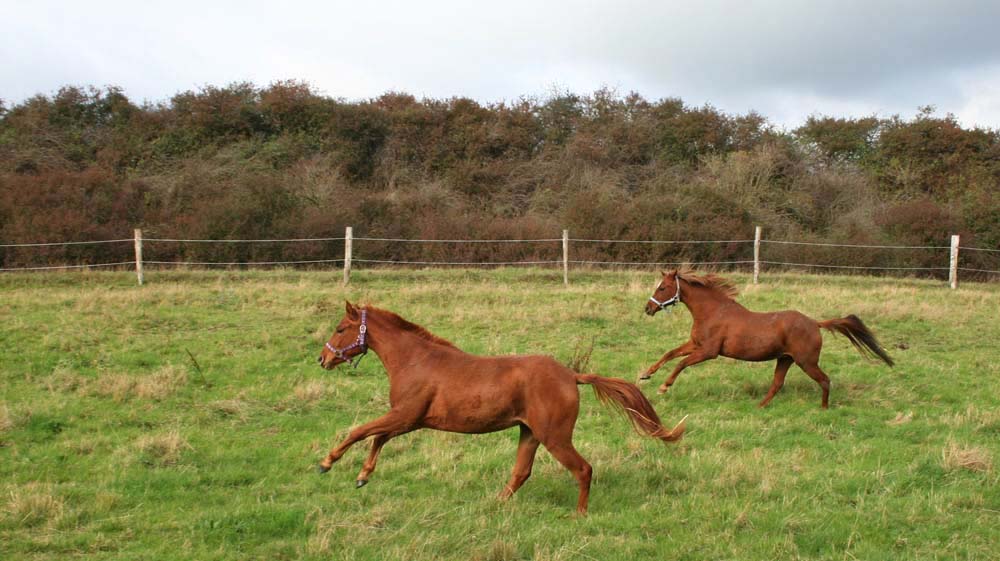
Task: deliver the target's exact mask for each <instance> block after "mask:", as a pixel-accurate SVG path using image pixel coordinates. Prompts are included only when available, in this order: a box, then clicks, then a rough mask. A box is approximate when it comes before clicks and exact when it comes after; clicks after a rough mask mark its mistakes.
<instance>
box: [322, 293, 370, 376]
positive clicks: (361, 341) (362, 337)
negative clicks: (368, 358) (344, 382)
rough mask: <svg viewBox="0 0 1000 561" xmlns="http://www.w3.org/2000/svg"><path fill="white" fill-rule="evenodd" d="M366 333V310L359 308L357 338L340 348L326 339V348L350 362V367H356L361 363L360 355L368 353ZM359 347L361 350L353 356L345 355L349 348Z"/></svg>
mask: <svg viewBox="0 0 1000 561" xmlns="http://www.w3.org/2000/svg"><path fill="white" fill-rule="evenodd" d="M367 333H368V310H366V309H364V308H362V309H361V327H360V329H359V333H358V338H357V339H355V340H354V342H353V343H351V344H350V345H347V346H346V347H343V348H341V349H338V348H337V347H334V346H333V345H331V344H330V342H329V341H327V342H326V348H327V350H329V351H330V352H331V353H333V354H334V356H336V357H337V358H339V359H340V360H343V361H344V362H346V363H348V364H350V365H351V367H352V368H357V367H358V364H359V363H361V357H363V356H365V355H366V354H368V343H367V341H366V335H367ZM359 347H360V348H361V352H360V353H358V354H356V355H354V356H353V357H349V356H347V351H349V350H351V349H354V348H359ZM355 357H357V360H354V361H353V362H352V359H354V358H355Z"/></svg>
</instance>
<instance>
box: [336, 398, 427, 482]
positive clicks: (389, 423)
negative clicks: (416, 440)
mask: <svg viewBox="0 0 1000 561" xmlns="http://www.w3.org/2000/svg"><path fill="white" fill-rule="evenodd" d="M412 426H413V424H412V423H411V422H410V421H409V420H407V419H405V418H403V417H402V416H401V415H400V414H399V413H397V412H395V411H389V412H388V413H386V414H385V415H382V416H381V417H379V418H378V419H375V420H374V421H370V422H368V423H365V424H363V425H361V426H360V427H358V428H356V429H354V430H352V431H351V433H350V434H349V435H348V436H347V438H346V439H344V441H343V442H341V443H340V445H339V446H337V447H336V448H334V449H333V450H331V451H330V453H329V454H328V455H327V456H326V458H324V459H323V461H322V462H320V464H319V471H320V473H326V472H328V471H330V468H331V467H333V464H334V462H336V461H337V460H339V459H340V457H341V456H343V455H344V452H346V451H347V449H348V448H350V447H351V446H352V445H353V444H354V443H355V442H359V441H361V440H364V439H366V438H368V437H369V436H372V435H375V434H387V433H395V434H402V433H404V432H409V431H410V430H412ZM379 448H381V446H380V447H379ZM373 452H375V451H374V450H373ZM374 455H375V456H378V453H377V452H375V454H374Z"/></svg>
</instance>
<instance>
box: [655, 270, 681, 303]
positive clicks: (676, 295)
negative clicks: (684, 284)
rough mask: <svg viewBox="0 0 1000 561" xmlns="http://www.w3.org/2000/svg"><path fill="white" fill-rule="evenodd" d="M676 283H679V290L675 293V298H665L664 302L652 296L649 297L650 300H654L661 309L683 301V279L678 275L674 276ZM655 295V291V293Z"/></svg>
mask: <svg viewBox="0 0 1000 561" xmlns="http://www.w3.org/2000/svg"><path fill="white" fill-rule="evenodd" d="M674 284H675V285H677V292H676V293H675V294H674V296H673V298H670V299H668V300H664V301H663V302H660V301H659V300H657V299H656V298H654V297H653V296H650V297H649V301H650V302H652V303H654V304H656V307H657V308H659V309H661V310H662V309H664V308H667V307H669V306H673V305H674V304H676V303H678V302H680V301H681V279H680V277H677V276H675V277H674ZM654 295H655V293H654Z"/></svg>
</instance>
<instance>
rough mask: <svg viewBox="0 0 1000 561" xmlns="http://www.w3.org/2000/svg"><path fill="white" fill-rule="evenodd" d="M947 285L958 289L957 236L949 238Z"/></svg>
mask: <svg viewBox="0 0 1000 561" xmlns="http://www.w3.org/2000/svg"><path fill="white" fill-rule="evenodd" d="M948 283H949V284H951V288H952V289H955V288H958V234H954V235H952V236H951V260H950V261H949V264H948Z"/></svg>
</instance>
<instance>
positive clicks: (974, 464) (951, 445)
mask: <svg viewBox="0 0 1000 561" xmlns="http://www.w3.org/2000/svg"><path fill="white" fill-rule="evenodd" d="M941 466H942V467H944V469H946V470H948V471H955V470H959V469H964V470H968V471H983V472H988V471H991V470H992V469H993V460H992V458H990V453H989V452H988V451H986V450H985V449H983V448H979V447H977V446H964V445H962V444H959V443H957V442H955V441H953V440H952V441H949V442H948V444H947V445H946V446H945V447H944V449H943V450H942V451H941Z"/></svg>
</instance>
